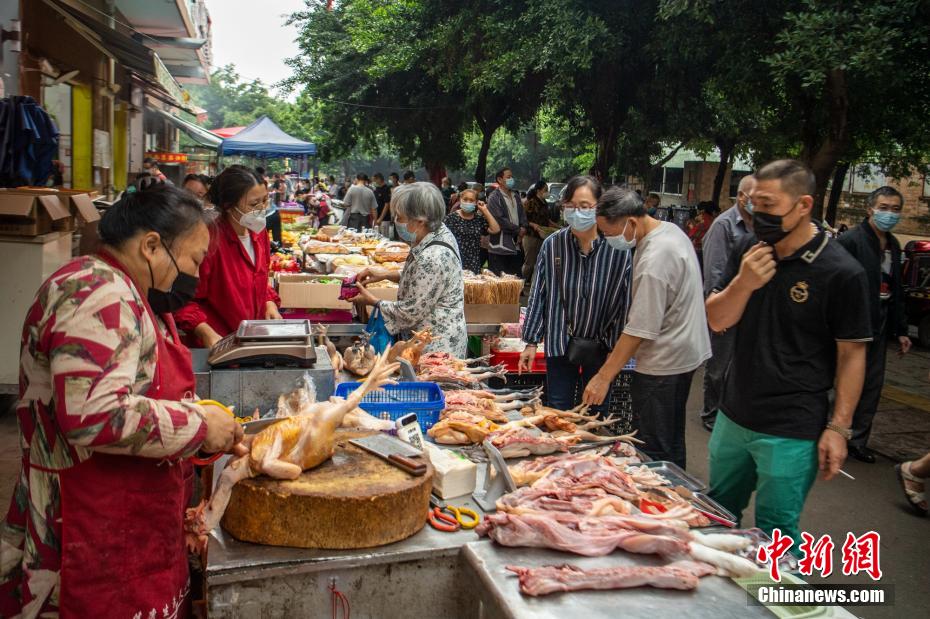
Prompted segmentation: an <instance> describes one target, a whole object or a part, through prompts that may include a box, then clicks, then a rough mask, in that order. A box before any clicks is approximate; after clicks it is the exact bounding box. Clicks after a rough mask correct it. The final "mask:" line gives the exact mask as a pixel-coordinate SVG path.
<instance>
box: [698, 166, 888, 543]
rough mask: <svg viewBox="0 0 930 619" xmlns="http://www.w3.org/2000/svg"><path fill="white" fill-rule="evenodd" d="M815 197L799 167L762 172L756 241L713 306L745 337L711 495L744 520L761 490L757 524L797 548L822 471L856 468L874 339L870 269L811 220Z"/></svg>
mask: <svg viewBox="0 0 930 619" xmlns="http://www.w3.org/2000/svg"><path fill="white" fill-rule="evenodd" d="M814 191H815V183H814V175H813V173H812V172H811V171H810V170H809V169H808V168H807V167H806V166H805V165H804V164H802V163H800V162H798V161H792V160H780V161H774V162H772V163H770V164H768V165H766V166H764V167H763V168H762V169H760V170H759V172H758V173H757V174H756V186H755V187H754V188H753V189H752V191H751V192H750V198H751V201H752V207H753V210H752V218H753V219H752V221H753V234H752V235H749V236H747V237H745V238H744V239H743V240H742V241H741V242H740V243H739V244H738V245H737V246H736V247H735V248H734V251H733V253H732V254H731V256H730V259H729V262H728V264H727V267H726V268H725V270H724V272H723V274H722V276H721V279H720V280H719V282H718V283H717V285H716V286H715V289H714V292H713V293H712V294H711V295H710V297H708V299H707V319H708V322H709V323H710V327H711V329H713V330H714V331H717V332H719V331H722V330H724V329H733V328H735V329H736V344H735V350H734V353H733V361H732V363H731V364H730V369H729V372H728V375H727V379H726V384H725V387H724V394H723V398H722V402H721V406H720V411H719V413H718V415H717V421H716V424H715V426H714V430H713V434H712V435H711V439H710V445H709V450H710V486H711V487H710V495H711V496H712V497H713V498H715V499H716V500H717V501H719V502H720V503H721V504H722V505H723V506H724V507H726V508H727V509H729V510H730V511H731V512H733V513H734V514H735V515H736V517H737V519H739V518H740V517H741V515H742V512H743V510H744V509H745V508H746V506H747V505H748V503H749V499H750V496H751V495H752V493H753V491H755V492H756V510H755V511H756V526H758V527H759V528H760V529H762V530H763V531H765V532H766V533H769V534H771V532H772V530H773V529H775V528H779V529H781V531H782V533H784V534H786V535H790V536H792V537H793V538H794V539H795V541H796V543H800V538H799V531H798V521H799V518H800V515H801V511H802V509H803V507H804V501H805V499H806V497H807V493H808V492H809V491H810V488H811V486H812V485H813V483H814V478H815V477H816V474H817V470H818V468H819V469H820V471H821V472H822V474H823V477H824V479H831V478H832V477H833V476H834V475H836V473H837V472H838V471H839V469H840V467H841V466H842V465H843V462H844V461H845V459H846V441H847V440H848V438H849V435H850V426H851V424H852V417H853V411H854V410H855V408H856V404H857V402H858V401H859V396H860V393H861V391H862V383H863V378H864V376H865V353H866V342H868V341H869V340H871V338H872V330H871V325H870V323H869V309H868V307H869V306H868V301H867V293H866V291H867V289H868V282H867V281H866V277H865V271H864V270H863V268H862V266H861V265H859V263H858V262H856V260H855V259H853V258H852V257H851V256H850V255H849V254H848V253H847V252H846V251H845V250H844V249H843V248H842V247H840V246H839V245H838V244H837V243H836V242H835V241H833V240H832V239H830V238H828V237H827V236H826V234H825V233H824V232H823V230H821V229H819V228H818V227H817V226H815V225H814V224H813V222H812V221H811V208H812V206H813V197H812V195H813V193H814ZM834 385H835V389H836V401H835V404H834V408H833V416H832V419H830V405H829V401H828V395H827V394H828V392H829V391H830V389H831V388H832V387H834ZM795 548H797V546H795Z"/></svg>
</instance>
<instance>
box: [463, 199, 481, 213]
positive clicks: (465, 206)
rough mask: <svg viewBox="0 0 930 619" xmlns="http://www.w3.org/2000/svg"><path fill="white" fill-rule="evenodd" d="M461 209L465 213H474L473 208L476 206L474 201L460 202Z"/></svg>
mask: <svg viewBox="0 0 930 619" xmlns="http://www.w3.org/2000/svg"><path fill="white" fill-rule="evenodd" d="M461 206H462V210H463V211H465V212H466V213H474V212H475V209H476V208H478V205H476V204H475V203H474V202H462V205H461Z"/></svg>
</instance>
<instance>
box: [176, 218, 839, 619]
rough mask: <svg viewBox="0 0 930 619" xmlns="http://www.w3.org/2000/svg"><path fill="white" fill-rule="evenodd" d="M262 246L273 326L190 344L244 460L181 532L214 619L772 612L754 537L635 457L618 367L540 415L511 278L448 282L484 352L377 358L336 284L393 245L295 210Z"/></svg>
mask: <svg viewBox="0 0 930 619" xmlns="http://www.w3.org/2000/svg"><path fill="white" fill-rule="evenodd" d="M277 251H278V254H277V255H278V258H277V259H274V260H273V261H272V271H273V272H272V273H271V274H270V275H271V276H272V278H273V280H274V282H275V284H276V286H277V289H278V292H279V294H280V296H281V299H282V314H283V315H284V316H285V317H286V318H289V320H288V321H285V322H283V323H270V324H266V321H257V322H258V323H262V324H259V325H258V326H259V327H261V329H260V330H259V331H260V332H261V334H263V337H265V338H266V339H262V338H260V337H259V338H255V337H252V338H251V339H250V336H248V334H247V333H246V334H245V337H243V333H244V332H243V333H240V334H239V336H238V339H237V337H234V336H230V337H229V338H227V340H228V344H227V346H226V347H219V348H221V350H217V349H216V348H215V349H214V350H212V351H209V352H208V351H195V371H196V372H197V374H198V392H199V393H200V395H201V396H202V397H207V396H208V397H210V398H212V399H219V400H221V401H223V402H225V403H227V404H230V405H234V406H235V407H236V410H237V411H241V412H239V413H238V414H240V415H242V416H243V419H244V420H248V421H247V422H246V433H247V434H254V435H255V436H254V439H253V440H252V441H251V450H252V453H251V455H250V456H249V457H247V458H246V459H244V460H237V461H233V463H232V464H231V465H229V466H224V464H225V463H224V461H220V462H218V463H217V464H216V466H215V469H214V474H213V492H212V496H211V499H210V502H209V503H208V504H206V505H205V506H204V507H203V508H202V509H201V510H200V511H199V512H195V514H194V515H195V516H196V517H197V518H202V521H197V524H195V525H193V526H192V527H191V529H190V530H194V531H199V538H198V540H199V543H200V544H201V545H202V547H203V548H205V553H204V557H205V562H204V584H205V591H206V598H205V600H204V603H205V604H206V606H207V610H208V612H209V615H210V616H211V617H233V616H243V615H250V616H251V615H254V616H313V615H316V614H319V613H320V612H324V609H329V608H337V609H341V610H339V611H338V612H337V614H336V616H346V617H348V616H349V613H348V608H349V606H351V609H352V611H354V613H355V616H356V617H359V616H362V617H368V616H370V617H382V616H424V617H432V616H455V617H488V616H490V617H496V616H506V617H529V616H536V615H541V616H564V614H565V613H567V612H568V610H569V609H571V611H572V612H574V613H578V612H588V613H590V614H591V615H592V616H598V615H601V614H604V613H605V612H608V609H613V608H616V604H617V603H618V602H621V601H622V603H623V605H624V609H625V613H626V614H628V615H630V616H636V617H647V616H648V617H652V616H655V615H656V613H657V610H658V609H661V610H662V612H663V613H669V612H681V613H685V612H687V613H689V614H694V615H698V616H711V615H715V616H722V617H727V616H750V617H751V616H765V615H767V614H768V613H769V611H768V610H766V609H765V608H764V607H762V606H752V605H749V604H748V603H747V599H748V598H747V592H746V590H745V588H746V587H748V586H749V585H750V584H751V583H752V582H753V580H754V579H756V578H759V577H760V575H763V576H764V574H765V572H764V571H762V568H763V564H761V563H759V562H757V550H758V548H759V547H760V546H762V545H764V544H766V543H768V542H770V540H769V539H768V538H767V537H766V536H765V535H764V534H763V533H762V532H761V531H759V530H757V529H750V530H737V529H736V526H737V523H736V522H735V518H734V516H733V515H732V514H730V513H729V512H727V510H726V509H724V508H723V507H722V506H720V505H719V504H717V503H716V502H715V501H713V499H711V498H710V497H709V496H707V495H706V494H705V492H706V484H704V483H703V481H702V480H699V479H695V478H694V477H692V476H691V475H689V474H688V473H687V472H685V471H683V470H681V469H679V468H678V467H677V466H675V465H674V464H673V463H670V462H653V461H651V460H650V459H649V458H648V457H647V456H646V455H645V454H643V452H642V451H640V450H639V449H638V448H637V444H638V441H637V439H636V438H635V436H634V435H631V434H628V433H627V432H628V430H629V425H630V413H631V411H630V402H629V397H628V386H629V385H628V382H629V380H628V379H629V370H630V369H631V368H627V372H625V373H622V374H621V377H620V378H619V379H618V381H617V384H616V385H615V390H616V393H615V397H614V398H613V402H614V404H613V405H612V408H611V409H609V410H607V411H606V413H604V414H601V415H598V414H595V413H592V412H590V411H589V410H588V409H587V408H585V407H577V408H574V409H572V410H558V409H555V408H550V407H547V406H546V405H545V399H544V385H543V381H542V380H541V378H542V376H544V374H543V373H542V372H544V369H545V366H544V363H545V358H544V355H543V353H542V351H540V355H539V357H538V358H537V361H536V364H535V366H534V367H533V370H535V373H531V374H529V375H528V376H527V375H525V374H524V375H520V374H517V373H516V366H515V361H516V353H517V352H518V350H519V346H517V345H515V344H514V341H515V340H517V338H518V337H519V331H520V325H519V322H520V319H521V316H520V296H521V293H522V290H523V282H522V281H521V280H519V279H517V278H510V277H506V276H505V277H495V276H494V275H492V274H489V273H481V274H470V273H465V275H464V280H465V313H466V320H467V326H468V332H469V334H474V335H480V336H482V339H483V346H482V347H481V348H482V350H481V351H480V352H481V353H484V354H477V353H476V354H474V355H472V356H471V358H456V357H455V356H453V355H451V354H449V353H447V352H443V351H429V350H427V346H428V345H429V343H430V342H431V341H432V335H431V333H430V330H429V329H425V330H422V331H417V332H413V333H410V334H407V335H405V336H404V337H405V339H401V340H400V341H397V342H396V343H395V344H393V346H392V347H391V348H389V349H388V351H387V352H386V353H384V354H383V355H377V354H376V352H375V350H374V349H373V348H372V346H371V345H370V343H369V337H370V334H369V333H367V332H366V325H365V324H364V319H365V316H364V315H363V314H360V312H359V308H356V307H355V305H354V304H353V303H352V302H351V299H352V297H353V293H352V291H353V290H354V284H353V281H354V277H355V276H356V275H357V274H358V273H359V271H361V270H362V269H364V268H366V267H371V266H376V265H377V266H381V267H382V268H388V269H396V270H398V271H401V270H402V269H403V268H404V266H405V261H406V258H407V255H408V253H409V251H410V250H409V247H408V246H407V245H405V244H403V243H396V242H392V241H389V240H387V239H383V238H381V237H380V236H379V235H378V234H377V233H376V232H374V231H368V232H364V233H357V232H352V231H347V230H345V229H343V228H341V227H339V226H331V227H325V228H321V229H317V228H313V227H312V226H311V225H310V224H309V222H308V221H306V220H305V219H302V218H296V219H295V220H294V221H292V222H290V223H288V224H286V225H285V228H284V235H283V243H282V246H281V247H280V248H278V250H277ZM370 292H371V293H372V294H376V295H378V298H381V299H386V300H394V299H396V298H397V293H398V289H397V286H396V284H395V285H390V284H389V285H385V286H383V287H371V288H370ZM240 331H242V329H240ZM267 338H270V339H267ZM271 340H275V341H271ZM508 342H510V344H508ZM272 345H274V346H280V347H284V348H288V347H289V348H288V350H286V351H285V350H284V348H280V349H275V350H277V352H274V350H272ZM231 351H232V352H231ZM243 355H245V357H243ZM288 355H290V357H288ZM248 357H251V359H248V360H246V361H245V362H242V360H243V358H248ZM230 360H231V361H230ZM386 381H396V384H395V383H390V384H388V383H387V382H386ZM444 506H452V507H448V508H444ZM565 564H570V565H571V566H572V567H565ZM782 568H783V569H784V570H785V571H791V570H796V569H797V563H796V561H795V562H793V563H792V560H791V559H786V560H784V562H783V565H782ZM747 579H748V580H747ZM630 588H632V590H623V591H620V590H619V589H630ZM587 589H610V590H613V591H612V592H604V591H590V590H587ZM340 612H341V613H342V614H341V615H340V614H339V613H340ZM831 612H833V611H831ZM842 613H843V611H841V610H835V612H834V614H833V615H832V616H843V615H842ZM824 616H827V615H824Z"/></svg>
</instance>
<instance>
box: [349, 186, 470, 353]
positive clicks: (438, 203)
mask: <svg viewBox="0 0 930 619" xmlns="http://www.w3.org/2000/svg"><path fill="white" fill-rule="evenodd" d="M391 206H392V207H393V208H394V226H395V229H396V230H397V234H398V235H399V236H400V238H401V239H403V240H404V241H406V242H408V243H410V245H411V249H410V255H409V257H408V258H407V263H406V265H405V266H404V270H403V272H402V273H401V274H398V273H397V272H396V271H388V270H387V269H381V268H375V267H372V268H367V269H363V270H362V271H361V272H359V274H358V289H359V294H358V296H357V297H355V299H353V300H355V301H358V302H361V303H365V304H367V305H374V306H377V307H379V308H380V309H381V314H382V315H383V316H384V322H385V326H386V327H387V329H388V331H390V332H391V333H392V334H393V335H394V336H396V337H399V338H401V339H406V338H407V336H408V335H409V334H410V332H412V331H420V330H422V329H427V328H428V329H430V330H431V331H432V334H433V338H434V339H433V341H432V342H431V343H430V344H428V345H427V347H426V351H427V352H433V351H435V352H447V353H451V354H452V355H454V356H456V357H458V358H460V359H463V358H465V355H466V354H467V339H468V338H467V335H466V332H465V286H464V282H463V280H462V261H461V258H459V249H458V244H457V242H456V240H455V237H454V236H452V233H451V232H450V231H449V229H448V228H447V227H446V226H445V225H444V224H443V219H444V218H445V214H446V205H445V202H444V201H443V199H442V193H440V191H439V188H438V187H436V185H433V184H432V183H410V184H406V185H401V186H400V187H397V188H396V189H395V190H394V192H393V193H392V194H391ZM384 279H389V280H392V281H395V282H398V283H399V284H400V286H399V288H398V291H397V301H380V300H378V299H376V298H374V297H373V296H372V295H371V293H369V292H368V291H367V290H365V285H367V284H369V283H372V282H377V281H381V280H384Z"/></svg>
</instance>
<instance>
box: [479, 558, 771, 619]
mask: <svg viewBox="0 0 930 619" xmlns="http://www.w3.org/2000/svg"><path fill="white" fill-rule="evenodd" d="M463 555H464V558H465V562H466V564H467V565H468V568H469V570H470V571H471V573H472V574H473V576H474V578H477V579H478V580H479V582H480V586H477V587H476V588H475V593H476V594H477V595H479V596H480V597H481V603H482V606H483V614H482V616H483V617H507V618H512V619H564V618H565V617H591V618H593V617H615V616H623V617H630V618H637V617H639V618H642V619H658V618H660V617H676V616H678V617H689V618H690V617H707V618H708V619H730V618H732V619H742V618H749V617H771V616H772V614H771V613H770V612H769V611H768V610H767V609H766V608H764V607H762V606H754V605H750V604H749V602H748V598H747V594H746V592H745V591H743V590H742V589H740V588H739V586H737V585H736V583H734V582H733V581H731V580H729V579H726V578H721V577H719V576H706V577H704V578H702V579H701V582H700V584H699V585H698V587H697V589H695V590H694V591H676V590H670V589H655V588H651V587H638V588H634V589H623V590H613V591H573V592H569V593H553V594H550V595H546V596H542V597H537V598H534V597H529V596H525V595H523V594H521V593H520V587H519V584H518V581H517V576H516V574H513V573H511V572H509V571H507V570H506V569H505V566H507V565H518V566H521V567H541V566H543V565H561V564H564V563H570V564H572V565H576V566H578V567H580V568H589V569H590V568H595V567H610V566H621V565H664V564H666V563H667V561H666V560H663V559H660V558H658V557H655V556H652V555H633V554H630V553H626V552H615V553H612V554H610V555H607V556H606V557H581V556H576V555H570V554H566V553H564V552H557V551H555V550H547V549H540V548H507V547H504V546H498V545H496V544H488V543H484V542H479V543H470V544H466V545H465V548H464V549H463Z"/></svg>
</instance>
